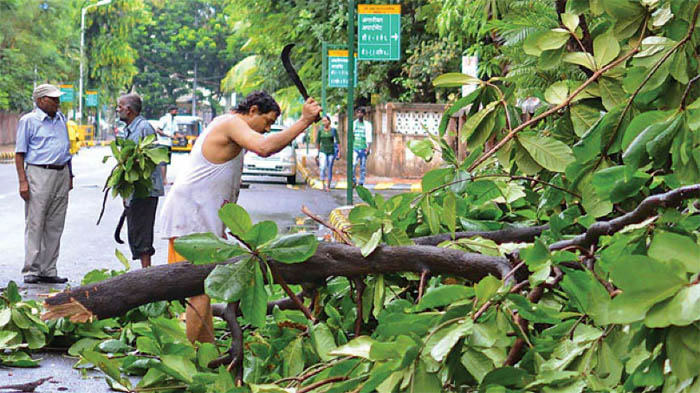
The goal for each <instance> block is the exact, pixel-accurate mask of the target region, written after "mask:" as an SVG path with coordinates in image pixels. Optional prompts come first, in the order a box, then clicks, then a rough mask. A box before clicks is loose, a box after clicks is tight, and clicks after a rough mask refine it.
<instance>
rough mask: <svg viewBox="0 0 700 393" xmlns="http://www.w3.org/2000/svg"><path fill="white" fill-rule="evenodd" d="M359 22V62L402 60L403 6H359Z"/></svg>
mask: <svg viewBox="0 0 700 393" xmlns="http://www.w3.org/2000/svg"><path fill="white" fill-rule="evenodd" d="M357 20H358V26H357V29H358V30H357V52H358V59H359V60H377V61H382V60H399V59H400V58H401V5H399V4H390V5H374V4H359V5H358V6H357Z"/></svg>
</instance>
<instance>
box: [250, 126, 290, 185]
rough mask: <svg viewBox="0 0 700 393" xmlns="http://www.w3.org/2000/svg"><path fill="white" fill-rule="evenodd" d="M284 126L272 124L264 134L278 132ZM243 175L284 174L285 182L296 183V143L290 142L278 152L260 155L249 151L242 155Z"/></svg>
mask: <svg viewBox="0 0 700 393" xmlns="http://www.w3.org/2000/svg"><path fill="white" fill-rule="evenodd" d="M283 129H284V128H283V127H282V126H280V125H276V124H274V125H272V128H271V129H270V132H269V133H268V134H266V135H270V134H273V133H275V132H280V131H282V130H283ZM243 175H244V176H250V175H253V176H284V177H286V178H287V184H294V183H296V175H297V154H296V143H294V142H292V143H291V144H289V145H288V146H285V148H284V149H282V150H280V151H279V152H277V153H275V154H273V155H271V156H269V157H260V156H259V155H257V154H255V153H253V152H251V151H249V152H246V154H245V156H244V157H243Z"/></svg>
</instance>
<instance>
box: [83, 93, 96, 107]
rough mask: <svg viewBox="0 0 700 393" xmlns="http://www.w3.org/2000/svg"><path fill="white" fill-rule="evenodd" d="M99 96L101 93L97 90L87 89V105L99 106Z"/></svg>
mask: <svg viewBox="0 0 700 393" xmlns="http://www.w3.org/2000/svg"><path fill="white" fill-rule="evenodd" d="M98 97H99V95H98V94H97V92H96V91H91V90H87V91H85V106H97V100H98Z"/></svg>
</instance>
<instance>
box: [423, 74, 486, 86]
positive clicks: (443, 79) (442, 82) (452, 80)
mask: <svg viewBox="0 0 700 393" xmlns="http://www.w3.org/2000/svg"><path fill="white" fill-rule="evenodd" d="M482 83H483V82H482V81H481V79H479V78H476V77H473V76H471V75H466V74H462V73H459V72H450V73H447V74H442V75H440V76H438V77H437V78H435V80H433V86H435V87H460V86H464V85H478V84H482Z"/></svg>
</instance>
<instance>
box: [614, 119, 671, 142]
mask: <svg viewBox="0 0 700 393" xmlns="http://www.w3.org/2000/svg"><path fill="white" fill-rule="evenodd" d="M671 113H672V112H670V111H648V112H644V113H642V114H640V115H639V116H635V117H634V118H633V119H632V121H631V122H630V124H629V125H628V126H627V128H626V129H625V134H624V136H623V138H622V150H623V151H624V150H627V148H628V147H629V145H630V144H631V143H632V141H633V140H634V139H635V138H636V137H637V136H638V135H639V134H640V133H641V132H642V131H644V130H645V129H646V128H647V127H649V126H650V125H652V124H656V123H660V122H662V121H664V120H666V119H668V117H669V115H671Z"/></svg>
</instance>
